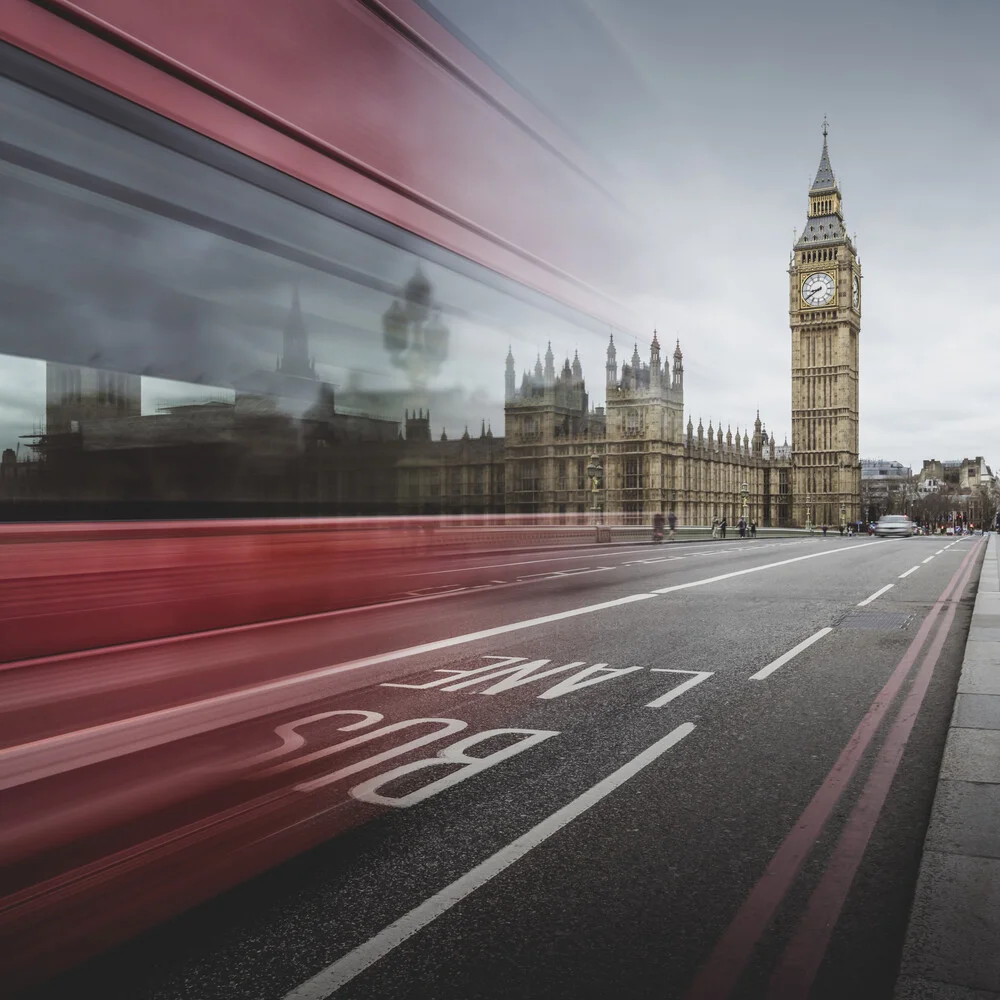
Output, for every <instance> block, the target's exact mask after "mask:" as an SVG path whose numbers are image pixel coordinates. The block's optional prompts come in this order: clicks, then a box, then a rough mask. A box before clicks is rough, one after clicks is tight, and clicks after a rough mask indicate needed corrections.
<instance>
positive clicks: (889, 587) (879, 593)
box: [857, 583, 896, 608]
mask: <svg viewBox="0 0 1000 1000" xmlns="http://www.w3.org/2000/svg"><path fill="white" fill-rule="evenodd" d="M895 586H896V585H895V584H894V583H887V584H886V585H885V586H884V587H881V588H880V589H878V590H876V591H875V593H874V594H870V595H869V596H868V597H866V598H865V599H864V600H863V601H858V605H857V606H858V607H859V608H863V607H864V606H865V605H866V604H871V602H872V601H874V600H875V599H876V598H877V597H881V596H882V595H883V594H884V593H885V592H886V591H887V590H892V588H893V587H895Z"/></svg>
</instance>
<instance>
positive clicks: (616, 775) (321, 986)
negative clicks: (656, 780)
mask: <svg viewBox="0 0 1000 1000" xmlns="http://www.w3.org/2000/svg"><path fill="white" fill-rule="evenodd" d="M694 728H695V727H694V723H693V722H685V723H682V724H681V725H679V726H678V727H677V728H676V729H674V730H672V731H671V732H670V733H668V734H667V735H666V736H664V737H663V738H662V739H660V740H657V741H656V742H655V743H654V744H653V745H652V746H651V747H648V748H647V749H645V750H643V751H642V753H640V754H639V755H638V756H636V757H633V758H632V760H630V761H629V762H628V763H627V764H624V765H623V766H622V767H620V768H618V770H617V771H614V772H612V773H611V774H609V775H608V776H607V777H606V778H604V779H602V780H601V781H599V782H598V783H597V784H596V785H594V786H593V787H592V788H589V789H588V790H587V791H585V792H584V793H583V794H582V795H580V796H579V797H577V798H575V799H574V800H573V801H572V802H570V803H569V804H567V805H565V806H563V807H562V808H561V809H558V810H557V811H556V812H554V813H553V814H552V815H551V816H549V817H547V818H546V819H543V820H542V821H541V822H540V823H538V824H537V825H536V826H533V827H532V828H531V829H530V830H529V831H528V832H527V833H525V834H522V835H521V836H520V837H518V838H517V839H516V840H514V841H512V842H511V843H509V844H508V845H507V846H506V847H502V848H501V849H500V850H499V851H497V852H496V854H494V855H492V856H491V857H489V858H487V859H486V860H485V861H483V862H482V863H480V864H478V865H476V867H475V868H473V869H472V870H471V871H468V872H466V873H465V874H464V875H462V876H461V877H460V878H458V879H456V880H455V881H454V882H452V883H451V885H448V886H445V888H444V889H442V890H441V891H440V892H436V893H435V894H434V895H433V896H431V897H430V899H427V900H425V901H424V902H423V903H421V904H420V905H419V906H417V907H415V908H414V909H412V910H410V912H409V913H407V914H405V915H404V916H402V917H400V918H399V919H398V920H396V921H394V922H393V923H391V924H389V926H388V927H386V928H384V929H383V930H381V931H379V933H378V934H376V935H375V936H374V937H373V938H370V939H369V940H368V941H366V942H365V943H364V944H363V945H361V946H360V947H358V948H355V949H354V950H353V951H349V952H348V953H347V954H346V955H344V956H343V957H342V958H339V959H338V960H337V961H336V962H334V963H333V964H332V965H328V966H327V967H326V968H325V969H323V970H322V971H320V972H318V973H317V974H316V975H315V976H313V977H312V978H311V979H309V980H307V981H306V982H304V983H303V984H302V985H301V986H299V987H297V988H296V989H294V990H292V991H291V993H288V994H286V996H285V1000H322V998H324V997H328V996H329V995H330V994H331V993H334V992H336V991H337V990H339V989H340V987H341V986H344V985H346V984H347V983H349V982H350V981H351V980H352V979H354V978H355V977H356V976H359V975H360V974H361V973H362V972H364V971H365V970H366V969H367V968H369V967H370V966H372V965H374V964H375V963H376V962H377V961H379V959H381V958H384V957H385V956H386V955H388V954H389V952H390V951H392V950H393V949H394V948H396V947H398V946H399V945H401V944H402V943H403V942H404V941H406V940H407V939H408V938H411V937H412V936H413V935H414V934H416V933H417V932H418V931H420V930H423V928H424V927H426V926H427V925H428V924H430V923H431V922H432V921H434V920H436V919H437V918H438V917H440V916H441V914H442V913H446V912H447V911H448V910H450V909H451V908H452V907H453V906H454V905H455V904H456V903H459V902H461V901H462V900H463V899H465V897H466V896H468V895H470V894H471V893H473V892H475V891H476V889H478V888H480V887H481V886H483V885H485V884H486V883H487V882H488V881H489V880H490V879H492V878H494V877H495V876H497V875H499V874H500V873H501V872H502V871H504V870H505V869H507V868H509V867H510V866H511V865H512V864H514V862H516V861H519V860H520V859H521V858H523V857H524V856H525V855H526V854H527V853H528V852H529V851H530V850H531V849H532V848H534V847H537V846H538V845H539V844H541V843H544V842H545V841H546V840H548V838H549V837H551V836H552V835H553V834H555V833H558V832H559V831H560V830H561V829H562V828H563V827H564V826H566V825H567V824H569V823H571V822H572V821H573V820H574V819H576V818H577V817H578V816H581V815H583V813H585V812H586V811H587V810H588V809H590V808H592V807H593V806H595V805H597V803H598V802H600V801H601V799H603V798H605V797H606V796H607V795H610V794H611V792H613V791H615V789H617V788H619V787H620V786H621V785H623V784H624V783H625V782H626V781H628V779H629V778H631V777H633V776H634V775H636V774H638V772H639V771H641V770H642V769H643V768H644V767H646V766H648V765H649V764H651V763H652V762H653V761H654V760H656V759H657V758H658V757H660V756H661V755H662V754H664V753H666V751H667V750H669V749H670V748H671V747H674V746H676V745H677V744H678V743H680V741H681V740H682V739H684V737H685V736H688V735H689V734H690V733H692V732H693V731H694Z"/></svg>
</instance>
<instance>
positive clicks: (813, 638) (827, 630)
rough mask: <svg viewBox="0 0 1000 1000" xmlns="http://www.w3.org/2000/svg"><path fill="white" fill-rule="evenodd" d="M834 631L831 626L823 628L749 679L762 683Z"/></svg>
mask: <svg viewBox="0 0 1000 1000" xmlns="http://www.w3.org/2000/svg"><path fill="white" fill-rule="evenodd" d="M832 631H833V629H832V628H831V627H830V626H827V627H826V628H821V629H820V630H819V631H818V632H816V633H815V634H814V635H811V636H809V638H808V639H803V640H802V642H800V643H799V644H798V645H797V646H792V648H791V649H790V650H789V651H788V652H787V653H783V654H782V655H781V656H779V657H778V658H777V659H776V660H772V661H771V662H770V663H769V664H768V665H767V666H766V667H761V668H760V670H758V671H757V673H755V674H751V675H750V677H749V679H750V680H752V681H762V680H764V678H765V677H770V676H771V674H773V673H774V672H775V670H777V669H778V668H779V667H783V666H784V665H785V664H786V663H787V662H788V661H789V660H791V659H794V658H795V657H796V656H798V655H799V653H801V652H802V650H804V649H808V648H809V647H810V646H811V645H812V644H813V643H814V642H818V641H819V640H820V639H822V638H823V636H824V635H829V633H830V632H832Z"/></svg>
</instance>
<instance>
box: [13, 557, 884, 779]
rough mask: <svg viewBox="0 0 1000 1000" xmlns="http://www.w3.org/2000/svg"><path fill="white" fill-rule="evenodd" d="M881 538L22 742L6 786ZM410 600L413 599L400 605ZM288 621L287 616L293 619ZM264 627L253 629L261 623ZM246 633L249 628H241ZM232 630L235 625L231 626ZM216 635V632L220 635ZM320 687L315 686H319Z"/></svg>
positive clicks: (306, 617) (323, 615) (15, 749)
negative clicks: (411, 661)
mask: <svg viewBox="0 0 1000 1000" xmlns="http://www.w3.org/2000/svg"><path fill="white" fill-rule="evenodd" d="M881 544H882V541H881V539H879V540H878V541H875V542H865V543H864V544H862V545H857V546H845V547H844V548H842V549H824V550H823V551H821V552H813V553H810V554H809V555H805V556H796V557H795V558H793V559H782V560H779V561H778V562H773V563H765V564H764V565H762V566H751V567H749V568H748V569H741V570H735V571H734V572H732V573H724V574H723V575H721V576H712V577H707V578H706V579H704V580H692V581H691V582H690V583H681V584H677V585H676V586H673V587H664V588H663V589H661V590H655V591H652V592H649V593H640V594H630V595H628V596H627V597H619V598H616V599H614V600H611V601H602V602H600V603H598V604H588V605H584V606H583V607H579V608H570V609H569V610H567V611H558V612H555V613H553V614H550V615H541V616H540V617H538V618H528V619H525V620H523V621H518V622H511V623H509V624H507V625H497V626H494V627H493V628H487V629H482V630H480V631H478V632H467V633H465V634H464V635H456V636H450V637H448V638H447V639H436V640H434V641H432V642H425V643H421V644H420V645H417V646H409V647H406V648H404V649H395V650H390V651H389V652H385V653H376V654H374V655H372V656H366V657H363V658H361V659H358V660H350V661H347V662H345V663H339V664H335V665H333V666H328V667H319V668H318V669H316V670H311V671H308V672H306V673H303V674H295V675H293V676H291V677H282V678H279V679H278V680H275V681H268V682H267V683H265V684H259V685H256V686H254V687H247V688H240V689H238V690H236V691H228V692H226V693H225V694H220V695H213V696H212V697H210V698H203V699H200V700H198V701H193V702H187V703H185V704H182V705H173V706H171V707H170V708H164V709H159V710H158V711H155V712H148V713H146V714H144V715H135V716H130V717H128V718H125V719H118V720H115V721H114V722H106V723H102V724H101V725H98V726H92V727H89V728H87V729H80V730H76V731H73V732H68V733H60V734H59V735H57V736H49V737H46V738H45V739H41V740H35V741H33V742H31V743H22V744H19V745H16V746H11V747H6V748H4V749H2V750H0V790H2V789H4V788H14V787H16V786H18V785H23V784H26V783H28V782H30V781H38V780H41V779H42V778H46V777H50V776H52V775H54V774H62V773H64V772H66V771H71V770H75V769H76V768H80V767H86V766H89V765H90V764H97V763H100V762H102V761H106V760H111V759H113V758H115V757H121V756H125V755H126V754H130V753H137V752H138V751H140V750H148V749H150V748H152V747H157V746H163V745H164V744H167V743H174V742H177V741H179V740H183V739H188V738H189V737H192V736H198V735H200V734H201V733H205V732H209V731H210V730H213V729H221V728H222V727H223V726H231V725H236V724H238V723H241V722H248V721H250V720H251V719H256V718H260V717H261V716H266V715H272V714H273V713H275V712H280V711H284V710H285V709H288V708H296V707H298V706H300V705H301V704H302V703H303V701H305V700H308V699H310V698H316V697H325V696H328V695H329V694H330V689H329V685H328V684H327V683H326V682H327V681H328V680H329V678H330V677H332V676H334V675H336V674H341V673H346V672H347V671H350V670H359V669H362V668H365V667H372V666H376V665H378V664H382V663H389V662H391V661H393V660H402V659H407V658H408V657H413V656H419V655H420V654H422V653H432V652H436V651H437V650H440V649H449V648H451V647H453V646H461V645H463V644H465V643H471V642H478V641H479V640H480V639H490V638H492V637H493V636H497V635H505V634H506V633H508V632H519V631H521V630H523V629H528V628H535V627H536V626H539V625H549V624H551V623H552V622H557V621H564V620H565V619H567V618H576V617H578V616H580V615H588V614H595V613H597V612H600V611H607V610H609V609H611V608H617V607H622V606H623V605H626V604H633V603H635V602H636V601H648V600H651V599H652V598H654V597H656V596H657V595H658V594H669V593H672V592H673V591H676V590H686V589H688V588H690V587H702V586H705V585H706V584H710V583H716V582H718V581H720V580H729V579H731V578H733V577H737V576H744V575H745V574H747V573H758V572H760V571H762V570H766V569H774V568H776V567H778V566H787V565H788V564H790V563H795V562H801V561H802V560H803V559H816V558H819V557H820V556H831V555H836V554H837V553H839V552H856V551H858V550H859V549H863V548H865V546H867V545H881ZM427 599H428V598H419V597H417V598H411V601H414V602H415V601H420V600H427ZM393 603H408V602H393ZM360 610H365V609H362V608H350V609H345V611H339V612H338V611H334V612H324V613H320V614H317V615H303V616H302V618H301V619H291V620H293V621H298V620H310V619H314V618H328V617H334V616H337V615H340V614H344V613H349V612H351V611H360ZM286 621H287V620H286ZM255 627H256V626H248V628H255ZM240 630H242V629H240ZM226 631H228V630H226ZM213 634H215V633H213ZM310 686H311V687H312V688H315V690H311V688H310Z"/></svg>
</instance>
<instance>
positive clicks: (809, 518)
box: [806, 493, 813, 532]
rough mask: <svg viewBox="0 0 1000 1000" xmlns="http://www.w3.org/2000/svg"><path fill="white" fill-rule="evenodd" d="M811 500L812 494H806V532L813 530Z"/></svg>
mask: <svg viewBox="0 0 1000 1000" xmlns="http://www.w3.org/2000/svg"><path fill="white" fill-rule="evenodd" d="M812 502H813V498H812V494H811V493H808V494H806V531H808V532H812V530H813V526H812Z"/></svg>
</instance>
